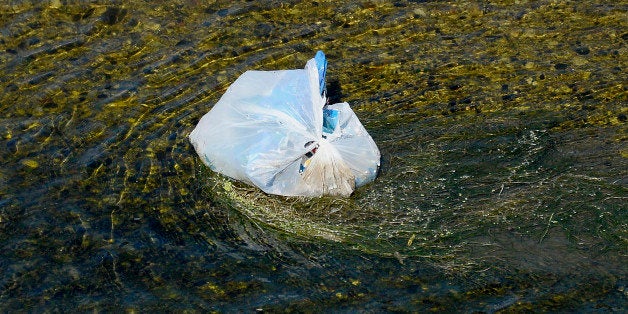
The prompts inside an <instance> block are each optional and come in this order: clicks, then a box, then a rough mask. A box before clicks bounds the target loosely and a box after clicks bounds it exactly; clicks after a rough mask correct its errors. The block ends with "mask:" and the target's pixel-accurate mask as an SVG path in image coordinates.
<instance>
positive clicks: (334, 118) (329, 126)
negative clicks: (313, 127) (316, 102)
mask: <svg viewBox="0 0 628 314" xmlns="http://www.w3.org/2000/svg"><path fill="white" fill-rule="evenodd" d="M338 116H339V112H338V110H335V109H328V108H324V109H323V132H324V133H328V134H332V133H334V131H335V130H336V126H338Z"/></svg>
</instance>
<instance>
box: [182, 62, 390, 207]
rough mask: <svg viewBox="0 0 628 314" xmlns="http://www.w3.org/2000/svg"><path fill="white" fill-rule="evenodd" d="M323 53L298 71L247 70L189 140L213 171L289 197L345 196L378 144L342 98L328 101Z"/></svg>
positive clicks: (374, 164)
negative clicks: (329, 102)
mask: <svg viewBox="0 0 628 314" xmlns="http://www.w3.org/2000/svg"><path fill="white" fill-rule="evenodd" d="M325 71H326V61H325V57H324V54H322V52H319V53H317V55H316V57H315V58H313V59H311V60H309V61H308V62H307V64H306V66H305V68H304V69H302V70H281V71H247V72H245V73H244V74H242V75H241V76H240V77H239V78H238V79H237V80H236V81H235V82H234V83H233V84H232V85H231V86H230V87H229V88H228V89H227V91H226V92H225V94H224V95H223V96H222V97H221V99H220V100H219V101H218V102H217V103H216V104H215V105H214V107H213V108H212V109H211V110H210V111H209V112H208V113H207V114H205V115H204V116H203V117H202V118H201V120H200V121H199V123H198V125H197V126H196V128H195V129H194V130H193V131H192V133H191V134H190V141H191V142H192V144H193V145H194V148H195V149H196V152H197V153H198V154H199V156H200V157H201V159H202V161H203V162H204V163H205V164H206V165H208V166H209V167H210V168H211V169H212V170H214V171H216V172H219V173H222V174H224V175H226V176H229V177H231V178H233V179H236V180H240V181H243V182H246V183H249V184H253V185H255V186H257V187H259V188H260V189H262V190H263V191H264V192H266V193H270V194H278V195H286V196H321V195H341V196H347V195H350V194H351V193H352V192H353V190H354V189H355V188H356V187H359V186H361V185H364V184H366V183H368V182H370V181H372V180H374V179H375V177H376V175H377V170H378V167H379V160H380V153H379V150H378V148H377V146H376V144H375V142H374V141H373V139H372V138H371V137H370V135H369V134H368V133H367V131H366V129H364V127H363V126H362V124H361V123H360V121H359V120H358V118H357V116H356V115H355V113H354V112H353V111H352V110H351V108H350V107H349V105H348V104H347V103H339V104H333V105H326V98H325V86H324V79H325V78H324V75H325Z"/></svg>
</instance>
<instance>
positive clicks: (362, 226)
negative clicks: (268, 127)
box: [200, 167, 479, 274]
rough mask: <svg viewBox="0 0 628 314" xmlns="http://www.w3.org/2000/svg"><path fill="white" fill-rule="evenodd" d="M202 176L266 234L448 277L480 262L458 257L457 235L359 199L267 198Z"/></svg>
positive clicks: (224, 202)
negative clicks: (326, 244)
mask: <svg viewBox="0 0 628 314" xmlns="http://www.w3.org/2000/svg"><path fill="white" fill-rule="evenodd" d="M200 172H201V177H202V178H203V180H207V184H206V186H207V188H208V189H207V192H208V193H209V195H210V197H211V198H212V201H214V202H216V203H217V204H219V205H221V206H224V207H226V208H228V209H231V210H234V211H236V212H237V213H239V214H241V215H242V216H243V217H244V218H245V219H246V220H248V221H249V222H252V223H253V224H254V225H256V226H257V227H258V228H260V229H261V230H262V231H263V230H264V229H266V230H275V231H277V232H279V233H282V234H286V235H288V236H290V237H293V238H294V239H296V240H298V241H307V242H317V241H330V242H332V243H340V244H341V245H343V246H344V247H345V248H346V249H349V250H357V251H360V252H364V253H367V254H373V255H377V256H381V257H387V258H393V259H397V260H398V261H399V263H401V264H405V263H406V262H407V261H409V260H419V259H420V260H421V261H423V262H427V263H430V264H432V265H433V266H435V267H438V268H441V269H443V270H444V271H445V272H447V273H458V274H460V273H465V272H466V271H468V270H470V269H472V268H474V267H476V266H477V265H478V263H479V262H478V261H476V260H474V259H469V258H465V257H464V256H463V255H462V254H460V255H459V254H457V253H459V252H461V251H463V250H464V245H465V243H464V241H463V243H458V244H455V245H452V244H451V243H450V241H447V240H446V239H447V238H451V237H454V236H455V235H453V234H451V233H443V232H440V231H439V230H431V229H430V230H421V228H420V226H416V225H414V224H413V223H410V222H407V221H406V222H404V221H395V218H394V217H387V216H385V215H386V213H385V212H382V211H381V209H378V208H374V207H373V206H370V205H369V204H362V203H360V202H359V201H356V199H355V198H359V197H351V198H337V197H321V198H305V197H281V196H274V195H267V194H265V193H264V192H262V191H261V190H259V189H258V188H256V187H253V186H249V185H246V184H244V183H241V182H237V181H233V180H231V179H229V178H227V177H225V176H223V175H220V174H217V173H214V172H212V171H210V170H209V169H207V168H205V167H203V168H202V169H201V170H200ZM404 224H405V226H404ZM424 233H425V234H424ZM262 241H263V240H262ZM457 242H460V241H457Z"/></svg>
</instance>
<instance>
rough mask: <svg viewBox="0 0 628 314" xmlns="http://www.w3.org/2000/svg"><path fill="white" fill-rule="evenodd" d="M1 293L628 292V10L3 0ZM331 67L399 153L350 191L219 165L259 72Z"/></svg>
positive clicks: (43, 303) (503, 299)
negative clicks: (215, 112) (224, 110)
mask: <svg viewBox="0 0 628 314" xmlns="http://www.w3.org/2000/svg"><path fill="white" fill-rule="evenodd" d="M0 8H1V10H0V12H1V13H0V34H1V35H0V71H1V73H2V74H1V75H0V89H1V90H2V93H1V95H0V112H1V114H2V116H1V117H0V134H1V135H2V143H1V144H0V145H2V146H3V147H6V149H3V150H0V160H1V161H2V165H3V166H2V167H1V168H0V196H1V197H0V243H2V251H1V253H0V269H1V270H2V272H1V273H2V275H1V276H0V291H1V292H0V304H2V306H1V307H0V308H2V309H3V310H7V311H11V310H16V309H29V310H34V311H41V310H50V309H52V310H62V309H64V308H67V307H68V306H72V308H78V309H79V310H113V309H120V308H123V309H128V310H132V309H141V310H150V309H152V308H154V309H158V308H159V309H161V310H163V309H164V308H167V309H171V310H186V309H187V310H198V311H209V310H225V311H250V310H253V309H257V308H264V309H269V310H272V309H276V310H286V309H294V310H301V311H303V310H308V309H311V308H313V307H316V308H321V309H323V310H324V309H330V310H331V309H336V310H337V309H346V310H348V311H349V310H353V309H365V310H373V311H382V310H385V311H394V310H401V311H407V310H419V311H420V310H430V309H431V310H443V311H473V310H479V311H488V312H490V311H498V310H502V309H507V310H514V311H519V310H521V311H523V310H526V309H546V310H555V311H569V310H579V311H588V310H597V309H603V310H619V309H621V308H623V307H625V303H626V294H625V285H626V282H625V278H626V276H625V275H626V270H625V267H623V265H625V254H624V253H623V252H625V251H626V243H625V241H624V239H625V230H626V226H625V221H626V213H625V212H626V211H625V205H623V204H624V203H625V195H626V183H627V182H626V179H625V178H626V177H627V176H626V169H628V167H626V154H627V153H626V149H625V144H624V142H625V139H626V136H625V134H626V125H625V122H626V115H627V114H628V113H627V112H626V109H625V108H624V107H625V106H622V104H624V103H626V100H627V99H626V95H627V94H626V91H625V87H624V86H623V85H624V84H623V83H624V82H625V81H626V76H625V74H624V73H623V72H624V71H623V68H624V67H625V65H626V60H625V57H624V56H625V55H626V53H625V52H626V51H625V50H626V43H625V41H626V33H625V29H626V22H625V18H624V16H625V9H626V8H625V6H624V5H622V4H611V3H606V2H603V1H597V2H593V3H591V2H588V3H571V2H560V1H559V2H556V1H540V2H534V3H531V2H526V1H520V2H519V3H515V4H511V3H505V2H500V1H496V2H491V3H484V4H468V3H449V2H438V1H434V2H422V1H396V2H391V3H381V2H378V1H354V2H350V3H344V4H337V3H336V4H334V5H330V4H328V3H323V2H301V1H291V2H289V3H286V2H281V3H279V2H277V3H275V2H272V1H269V2H264V3H252V2H235V3H234V2H231V1H229V2H227V1H214V2H212V3H211V4H205V3H200V2H195V1H174V2H172V1H170V2H167V3H166V2H164V3H161V2H153V3H142V4H134V5H133V7H131V6H128V5H125V4H122V3H119V4H112V5H101V4H99V3H97V2H92V3H81V4H72V3H64V2H62V1H48V2H45V3H39V2H37V3H35V2H29V1H12V2H8V3H5V4H0ZM318 49H322V50H324V51H325V52H326V53H327V54H328V56H329V59H330V68H329V76H330V79H331V81H333V82H337V83H334V84H337V86H338V88H337V91H338V92H339V93H340V95H339V96H336V97H340V98H342V100H346V101H348V102H349V103H351V104H352V106H353V108H354V110H355V111H356V113H357V114H358V116H359V117H360V119H361V121H362V122H363V123H364V125H365V126H366V128H367V129H368V130H369V133H370V134H371V135H372V136H373V138H374V139H375V141H376V142H377V143H378V146H379V147H380V150H381V151H382V154H383V159H382V172H381V175H380V177H379V178H378V179H377V180H376V181H375V182H374V183H373V184H370V185H368V186H366V187H364V188H362V189H359V190H358V191H356V193H355V194H354V195H353V196H352V197H351V198H349V199H333V198H323V199H315V200H304V199H291V198H278V197H274V196H272V197H271V196H267V195H264V194H262V193H260V192H259V191H257V190H255V189H252V188H250V187H247V186H244V185H242V184H239V183H234V182H231V181H229V180H226V179H225V178H222V177H219V176H215V175H213V174H211V173H210V172H209V171H208V170H207V169H206V168H205V167H203V166H202V165H201V163H200V162H199V161H198V160H197V157H196V155H195V153H194V152H193V150H192V149H191V147H190V145H189V143H188V141H187V138H186V137H187V134H189V132H190V131H191V130H192V128H193V126H194V125H195V123H196V122H197V121H198V119H199V118H200V117H201V116H202V115H203V114H204V113H205V112H206V111H207V110H209V108H210V106H211V104H212V103H214V102H215V101H216V100H217V99H218V98H219V97H220V95H221V94H222V93H223V92H224V90H225V88H226V87H227V86H228V85H229V84H230V83H231V82H233V80H235V78H236V77H237V76H238V75H239V74H241V73H242V72H244V71H245V70H247V69H283V68H294V67H296V66H300V65H302V64H303V63H304V61H305V60H307V59H308V58H310V57H311V55H312V52H313V51H316V50H318Z"/></svg>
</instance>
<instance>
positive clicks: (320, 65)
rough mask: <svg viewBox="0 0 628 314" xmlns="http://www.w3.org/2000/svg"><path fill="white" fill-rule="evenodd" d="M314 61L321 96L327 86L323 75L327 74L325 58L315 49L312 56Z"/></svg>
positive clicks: (325, 91)
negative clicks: (314, 53)
mask: <svg viewBox="0 0 628 314" xmlns="http://www.w3.org/2000/svg"><path fill="white" fill-rule="evenodd" d="M314 62H316V69H317V70H318V81H319V88H320V94H321V96H324V95H325V94H326V93H327V86H326V85H325V75H326V74H327V58H325V54H324V53H323V52H322V51H320V50H319V51H317V52H316V55H315V56H314Z"/></svg>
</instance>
